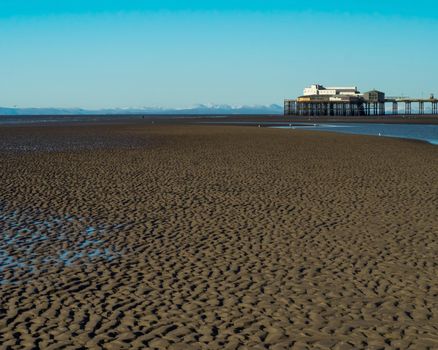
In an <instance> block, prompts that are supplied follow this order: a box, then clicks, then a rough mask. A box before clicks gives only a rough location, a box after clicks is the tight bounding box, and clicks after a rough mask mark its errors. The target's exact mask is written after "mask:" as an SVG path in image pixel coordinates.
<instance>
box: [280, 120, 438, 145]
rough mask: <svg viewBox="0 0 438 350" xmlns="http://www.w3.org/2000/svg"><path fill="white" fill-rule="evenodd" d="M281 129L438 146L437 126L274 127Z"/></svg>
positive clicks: (348, 125)
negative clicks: (404, 140)
mask: <svg viewBox="0 0 438 350" xmlns="http://www.w3.org/2000/svg"><path fill="white" fill-rule="evenodd" d="M274 128H281V129H303V130H318V131H328V132H338V133H345V134H359V135H373V136H382V137H397V138H404V139H414V140H421V141H426V142H429V143H431V144H434V145H438V125H430V124H374V123H355V124H348V123H335V124H326V123H321V124H300V123H294V124H293V125H290V126H274Z"/></svg>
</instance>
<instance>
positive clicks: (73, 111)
mask: <svg viewBox="0 0 438 350" xmlns="http://www.w3.org/2000/svg"><path fill="white" fill-rule="evenodd" d="M281 113H283V107H282V106H280V105H277V104H271V105H249V106H231V105H215V104H209V105H203V104H200V105H196V106H193V107H189V108H162V107H140V108H108V109H94V110H93V109H83V108H7V107H0V115H108V114H110V115H120V114H145V115H146V114H174V115H175V114H200V115H202V114H212V115H217V114H281Z"/></svg>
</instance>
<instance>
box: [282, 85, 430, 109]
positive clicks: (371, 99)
mask: <svg viewBox="0 0 438 350" xmlns="http://www.w3.org/2000/svg"><path fill="white" fill-rule="evenodd" d="M388 104H389V105H390V106H388ZM415 104H417V106H418V110H417V111H418V113H414V111H413V108H412V106H413V105H415ZM400 105H402V106H403V107H404V108H403V109H400V108H399V107H400ZM387 107H389V108H387ZM428 107H429V108H428ZM387 114H392V115H414V114H418V115H426V114H432V115H438V99H437V98H435V97H434V95H433V94H431V95H430V97H429V98H410V97H385V93H383V92H381V91H377V90H372V91H369V92H366V93H364V94H361V93H360V92H359V91H357V88H356V87H346V88H345V87H327V88H325V87H323V86H322V85H317V84H315V85H312V86H311V87H310V88H306V89H304V95H303V96H300V97H298V98H297V99H286V100H285V101H284V115H287V116H294V115H296V116H382V115H387Z"/></svg>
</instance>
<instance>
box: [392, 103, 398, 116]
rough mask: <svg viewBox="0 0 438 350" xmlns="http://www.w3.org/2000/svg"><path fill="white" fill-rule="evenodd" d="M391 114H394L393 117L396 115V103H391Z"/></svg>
mask: <svg viewBox="0 0 438 350" xmlns="http://www.w3.org/2000/svg"><path fill="white" fill-rule="evenodd" d="M392 114H394V115H397V114H398V103H397V102H393V103H392Z"/></svg>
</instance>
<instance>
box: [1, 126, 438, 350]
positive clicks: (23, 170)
mask: <svg viewBox="0 0 438 350" xmlns="http://www.w3.org/2000/svg"><path fill="white" fill-rule="evenodd" d="M0 181H1V186H0V232H1V234H2V240H1V241H0V261H2V265H0V349H61V348H62V349H172V350H177V349H206V350H214V349H273V350H280V349H339V350H340V349H343V350H344V349H438V256H437V252H438V236H437V235H438V215H437V214H438V147H437V146H432V145H429V144H426V143H422V142H417V141H407V140H402V139H389V138H379V137H368V136H357V135H341V134H334V133H322V132H321V133H318V132H308V131H302V130H276V129H269V128H257V127H237V126H196V125H185V124H184V123H179V124H178V125H172V123H171V122H169V123H167V124H166V125H159V124H152V123H146V122H144V123H141V122H138V123H135V122H132V123H127V124H123V123H118V124H112V125H111V124H95V125H91V124H90V125H68V126H63V125H54V126H31V127H28V126H21V127H11V126H9V127H0Z"/></svg>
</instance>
